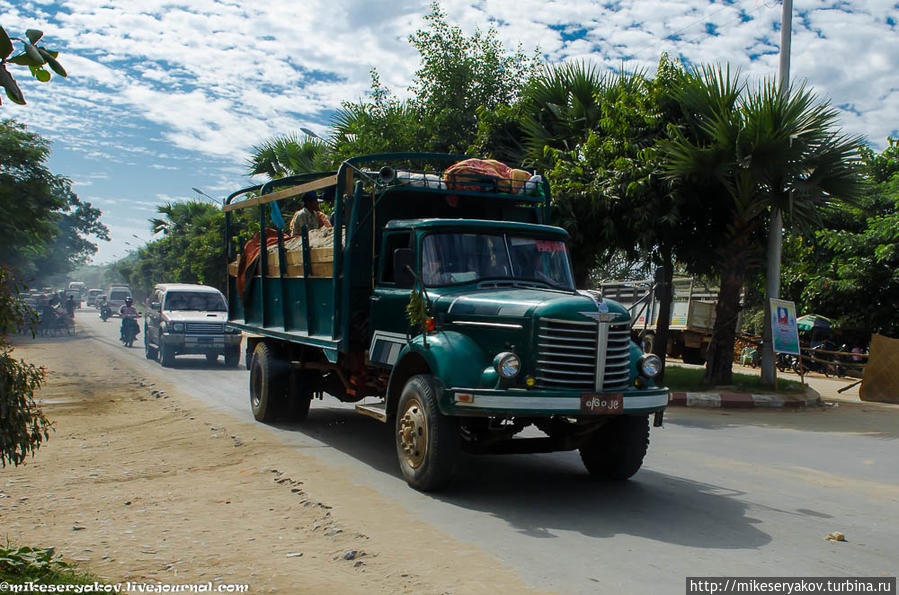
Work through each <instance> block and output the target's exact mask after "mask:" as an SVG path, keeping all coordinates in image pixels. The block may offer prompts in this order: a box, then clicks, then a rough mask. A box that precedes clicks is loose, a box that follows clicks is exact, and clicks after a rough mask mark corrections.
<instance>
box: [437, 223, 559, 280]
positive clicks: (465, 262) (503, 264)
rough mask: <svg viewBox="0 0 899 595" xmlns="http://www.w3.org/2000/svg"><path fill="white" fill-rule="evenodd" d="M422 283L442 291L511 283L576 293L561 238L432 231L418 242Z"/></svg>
mask: <svg viewBox="0 0 899 595" xmlns="http://www.w3.org/2000/svg"><path fill="white" fill-rule="evenodd" d="M421 249H422V252H421V266H422V280H423V281H424V283H425V285H426V286H428V287H442V286H446V285H457V284H460V283H472V282H474V281H481V280H502V279H510V280H512V279H514V280H520V281H531V282H537V283H541V284H544V285H548V286H550V287H557V288H560V289H574V283H573V281H572V276H571V268H570V266H569V263H568V250H567V248H566V247H565V242H563V241H561V240H544V239H539V238H529V237H523V236H511V235H495V234H485V233H434V234H429V235H427V236H425V238H424V240H422V244H421Z"/></svg>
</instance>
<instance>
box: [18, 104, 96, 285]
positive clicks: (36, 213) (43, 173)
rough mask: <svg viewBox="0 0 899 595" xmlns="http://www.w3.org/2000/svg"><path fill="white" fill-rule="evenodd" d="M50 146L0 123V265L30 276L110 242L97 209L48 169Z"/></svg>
mask: <svg viewBox="0 0 899 595" xmlns="http://www.w3.org/2000/svg"><path fill="white" fill-rule="evenodd" d="M49 157H50V147H49V143H47V141H46V140H44V139H43V138H42V137H40V136H39V135H37V134H35V133H33V132H29V131H28V130H27V129H26V127H25V126H24V125H22V124H18V123H16V122H14V121H12V120H6V121H3V122H0V236H2V237H3V238H4V241H3V243H2V244H0V262H3V263H5V264H7V265H8V266H12V267H14V268H16V269H17V270H18V271H19V272H20V273H21V274H23V275H26V276H33V275H35V274H37V273H38V272H40V274H41V275H45V276H46V275H52V274H55V273H60V272H63V273H64V272H67V271H68V270H71V269H72V268H74V267H75V266H77V265H78V264H81V263H83V262H84V261H85V260H86V259H87V258H88V257H89V256H90V255H92V254H94V253H95V252H96V250H97V247H96V244H94V243H93V242H91V241H90V240H88V236H90V235H94V236H96V237H98V238H100V239H103V240H108V239H109V232H108V230H107V229H106V227H105V226H104V225H103V224H102V223H101V222H100V215H101V213H100V211H99V210H98V209H96V208H94V207H92V206H91V204H90V203H86V202H82V201H81V200H79V198H78V196H77V195H76V194H75V193H74V192H72V186H71V182H70V181H69V180H68V179H66V178H64V177H62V176H57V175H54V174H53V173H51V172H50V170H49V169H47V167H46V161H47V160H48V159H49Z"/></svg>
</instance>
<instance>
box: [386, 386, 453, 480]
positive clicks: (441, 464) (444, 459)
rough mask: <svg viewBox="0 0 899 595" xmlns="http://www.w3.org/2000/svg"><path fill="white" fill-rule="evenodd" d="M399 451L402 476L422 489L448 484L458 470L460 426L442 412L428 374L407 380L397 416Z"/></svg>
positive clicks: (397, 443)
mask: <svg viewBox="0 0 899 595" xmlns="http://www.w3.org/2000/svg"><path fill="white" fill-rule="evenodd" d="M395 429H396V454H397V457H398V458H399V462H400V470H401V471H402V472H403V477H404V478H405V479H406V483H408V484H409V485H410V486H411V487H413V488H415V489H416V490H421V491H423V492H427V491H431V490H437V489H440V488H442V487H444V486H446V485H447V484H448V483H449V482H450V480H451V479H452V478H453V475H454V474H455V472H456V462H457V460H458V454H459V428H458V425H457V424H456V420H455V419H453V418H450V417H446V416H445V415H443V414H441V413H440V409H439V408H438V406H437V389H436V387H435V386H434V378H433V377H432V376H431V375H429V374H419V375H418V376H413V377H412V378H410V379H409V380H408V382H406V386H405V387H404V388H403V393H402V395H401V396H400V401H399V404H398V406H397V415H396V426H395Z"/></svg>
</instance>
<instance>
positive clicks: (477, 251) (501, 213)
mask: <svg viewBox="0 0 899 595" xmlns="http://www.w3.org/2000/svg"><path fill="white" fill-rule="evenodd" d="M494 164H496V162H483V161H481V160H472V159H468V158H466V157H465V156H456V155H441V154H388V155H369V156H360V157H354V158H351V159H348V160H347V161H345V162H343V163H342V164H341V165H340V168H339V169H338V170H337V171H336V172H322V173H318V174H303V175H300V176H292V177H288V178H282V179H279V180H274V181H271V182H267V183H266V184H263V185H260V186H253V187H249V188H243V189H241V190H238V191H236V192H234V193H233V194H232V195H231V196H229V197H228V198H227V199H226V200H225V205H224V207H223V208H224V211H225V214H226V223H225V226H226V227H225V230H226V231H225V235H226V241H227V243H228V247H227V253H228V260H229V278H228V308H229V312H228V321H229V322H228V325H229V326H230V327H232V328H234V329H238V330H240V331H243V332H244V335H245V337H246V340H247V356H248V357H247V361H248V367H249V369H250V386H249V389H250V390H249V392H250V406H251V408H252V411H253V415H254V416H255V418H256V419H257V420H259V421H263V422H268V421H272V420H274V419H277V418H278V417H283V416H289V417H291V418H293V419H295V420H302V419H305V417H306V416H307V415H308V413H309V408H310V403H311V401H312V399H313V398H315V397H317V398H322V397H323V395H324V394H325V393H327V394H329V395H332V396H333V397H336V398H337V399H339V400H340V401H344V402H352V403H357V405H356V409H357V411H358V412H360V413H362V414H365V415H368V416H370V417H372V418H374V419H377V420H379V421H381V422H384V423H390V424H392V425H393V428H394V439H395V448H396V453H397V458H398V460H399V466H400V469H401V471H402V474H403V476H404V478H405V479H406V481H407V482H408V483H409V485H410V486H412V487H413V488H416V489H419V490H435V489H439V488H442V487H444V486H445V485H446V484H447V483H448V482H449V481H450V480H451V479H452V477H453V474H454V471H455V469H456V466H457V463H458V460H459V453H460V452H461V451H465V452H469V453H532V452H551V451H561V450H574V449H577V450H579V451H580V455H581V459H582V460H583V463H584V465H585V466H586V468H587V470H588V471H589V472H590V473H591V474H593V475H596V476H599V477H603V478H611V479H626V478H629V477H630V476H632V475H633V474H634V473H636V472H637V470H638V469H639V468H640V466H641V465H642V462H643V458H644V455H645V453H646V450H647V446H648V443H649V424H650V418H652V419H653V420H654V422H655V425H656V426H660V425H661V422H662V415H663V412H664V410H665V408H666V406H667V403H668V390H667V389H666V388H664V387H659V386H656V385H655V383H654V381H653V378H654V377H655V375H656V374H657V373H658V369H659V365H660V362H659V360H658V358H657V357H655V356H654V355H651V354H646V355H644V354H643V352H642V351H641V350H640V348H639V347H638V346H637V345H636V344H635V343H633V342H632V341H631V317H630V314H629V313H628V311H627V309H626V308H624V307H623V306H621V305H620V304H618V303H616V302H614V301H612V300H609V299H606V298H604V297H602V296H600V295H599V294H598V293H597V292H590V291H579V290H577V289H576V288H575V286H574V282H573V276H572V272H571V265H570V258H569V254H568V245H567V237H568V236H567V233H566V232H565V231H564V230H563V229H560V228H557V227H553V226H550V225H548V221H549V208H550V189H549V184H548V183H547V182H546V181H545V180H543V178H542V177H540V176H531V175H530V174H529V173H528V172H522V171H521V170H512V171H511V173H510V172H508V171H506V170H509V168H507V167H506V166H502V167H500V166H501V164H496V165H494ZM492 167H495V168H496V169H495V172H496V173H494V174H490V173H484V172H485V171H488V170H489V169H490V168H492ZM503 168H505V169H503ZM522 174H523V175H522ZM317 191H320V192H322V193H323V196H322V198H323V199H324V200H326V201H333V202H332V204H333V208H332V213H333V215H332V219H333V227H330V228H324V229H322V228H320V229H316V230H309V229H307V228H306V227H303V228H302V229H300V230H299V233H298V234H297V235H296V236H287V235H285V233H284V232H283V231H282V230H281V229H280V227H279V226H278V225H275V226H274V227H272V225H271V224H270V223H269V222H270V220H271V221H276V222H283V221H284V219H285V218H284V217H283V216H282V211H289V210H290V207H291V203H295V202H296V199H297V198H298V197H302V196H308V193H309V192H317ZM243 209H253V211H249V213H251V214H252V215H251V216H246V214H247V213H248V212H247V211H242V210H243ZM257 230H262V233H261V234H260V233H259V232H258V231H257ZM528 427H534V428H536V429H537V430H539V431H540V432H541V433H542V435H537V436H534V437H520V436H518V435H519V434H520V433H521V432H522V431H523V430H524V429H525V428H528ZM535 434H536V432H535Z"/></svg>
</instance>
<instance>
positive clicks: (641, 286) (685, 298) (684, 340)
mask: <svg viewBox="0 0 899 595" xmlns="http://www.w3.org/2000/svg"><path fill="white" fill-rule="evenodd" d="M672 285H673V293H674V296H673V299H672V302H671V322H670V326H669V327H668V348H667V350H666V353H667V354H668V355H669V356H671V357H679V358H681V359H682V360H683V361H684V363H686V364H702V363H705V358H706V351H707V349H708V346H709V343H711V341H712V331H713V330H714V328H715V307H716V305H717V303H718V288H717V287H711V286H708V285H706V284H705V283H703V282H702V281H701V280H700V279H697V278H695V277H675V278H674V280H673V281H672ZM599 291H600V292H601V293H602V295H603V297H606V298H609V299H612V300H615V301H616V302H618V303H619V304H621V305H623V306H624V307H625V308H627V309H628V311H629V312H630V313H631V316H632V317H633V321H634V327H633V328H634V331H635V332H636V333H637V335H638V336H639V337H640V339H641V342H642V344H643V348H644V349H646V351H647V352H650V351H653V343H654V340H655V334H656V328H657V327H658V323H659V306H660V303H659V296H658V292H657V291H656V288H655V284H654V283H653V281H650V280H647V281H603V282H602V283H600V285H599Z"/></svg>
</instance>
